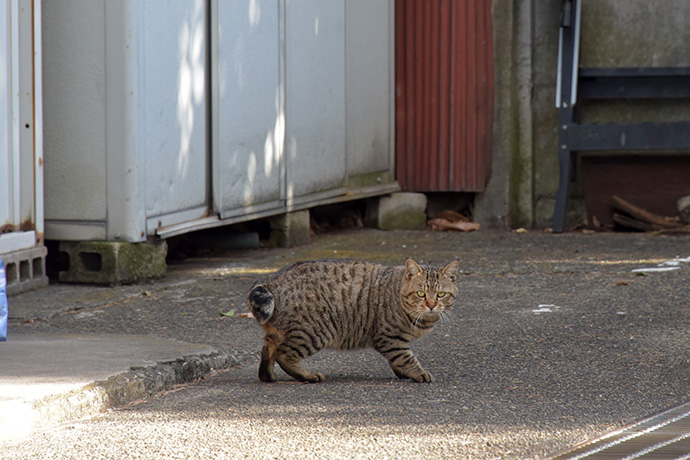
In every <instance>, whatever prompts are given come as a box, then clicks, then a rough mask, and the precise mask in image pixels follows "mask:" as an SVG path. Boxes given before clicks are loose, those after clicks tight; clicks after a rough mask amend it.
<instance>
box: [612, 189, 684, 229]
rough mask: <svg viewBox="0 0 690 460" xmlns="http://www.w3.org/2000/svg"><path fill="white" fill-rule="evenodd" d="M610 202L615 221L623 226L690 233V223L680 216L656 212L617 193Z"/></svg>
mask: <svg viewBox="0 0 690 460" xmlns="http://www.w3.org/2000/svg"><path fill="white" fill-rule="evenodd" d="M609 204H610V205H611V207H613V209H614V213H613V221H614V222H615V223H616V224H617V225H619V226H621V227H623V228H626V229H630V230H637V231H643V232H659V233H687V234H690V225H688V224H685V223H684V222H682V221H681V220H680V218H679V217H678V216H673V217H667V216H661V215H659V214H655V213H653V212H650V211H647V210H646V209H643V208H641V207H639V206H637V205H635V204H633V203H630V202H629V201H627V200H624V199H623V198H621V197H619V196H616V195H612V196H611V198H610V200H609Z"/></svg>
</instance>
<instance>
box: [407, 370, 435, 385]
mask: <svg viewBox="0 0 690 460" xmlns="http://www.w3.org/2000/svg"><path fill="white" fill-rule="evenodd" d="M410 378H411V379H412V380H414V381H415V382H417V383H429V382H431V381H432V380H433V378H432V377H431V374H429V373H428V372H422V373H421V374H418V375H413V376H410Z"/></svg>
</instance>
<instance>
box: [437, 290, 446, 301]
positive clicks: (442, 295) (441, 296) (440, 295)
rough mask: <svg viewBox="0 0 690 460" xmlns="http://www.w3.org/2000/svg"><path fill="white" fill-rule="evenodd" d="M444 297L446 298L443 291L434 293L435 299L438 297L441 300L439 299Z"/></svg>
mask: <svg viewBox="0 0 690 460" xmlns="http://www.w3.org/2000/svg"><path fill="white" fill-rule="evenodd" d="M445 296H446V293H445V292H444V291H438V292H437V293H436V297H438V298H439V299H441V298H443V297H445Z"/></svg>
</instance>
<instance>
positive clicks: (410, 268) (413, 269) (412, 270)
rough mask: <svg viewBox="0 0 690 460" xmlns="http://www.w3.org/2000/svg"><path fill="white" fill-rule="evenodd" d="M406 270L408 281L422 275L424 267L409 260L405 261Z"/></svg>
mask: <svg viewBox="0 0 690 460" xmlns="http://www.w3.org/2000/svg"><path fill="white" fill-rule="evenodd" d="M405 269H406V270H407V277H408V279H411V278H412V277H414V276H417V275H419V274H420V273H422V267H420V266H419V265H418V264H417V262H415V261H414V260H412V259H407V260H406V261H405Z"/></svg>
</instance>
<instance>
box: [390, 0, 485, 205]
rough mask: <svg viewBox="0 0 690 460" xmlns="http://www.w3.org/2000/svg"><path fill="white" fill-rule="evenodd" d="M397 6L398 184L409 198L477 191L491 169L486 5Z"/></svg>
mask: <svg viewBox="0 0 690 460" xmlns="http://www.w3.org/2000/svg"><path fill="white" fill-rule="evenodd" d="M395 6H396V13H395V14H396V25H395V26H396V29H395V32H396V77H395V78H396V163H397V179H398V182H399V183H400V185H401V186H402V187H403V188H406V189H407V190H411V191H466V192H476V191H482V190H483V189H484V186H485V185H486V181H487V179H488V177H489V173H490V168H491V132H492V125H493V40H492V30H491V1H490V0H398V1H397V2H396V5H395Z"/></svg>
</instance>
